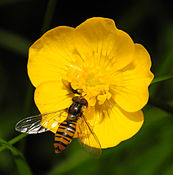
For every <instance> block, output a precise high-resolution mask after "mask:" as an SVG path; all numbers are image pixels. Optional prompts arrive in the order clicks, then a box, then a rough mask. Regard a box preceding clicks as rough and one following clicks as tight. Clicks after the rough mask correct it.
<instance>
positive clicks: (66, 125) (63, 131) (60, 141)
mask: <svg viewBox="0 0 173 175" xmlns="http://www.w3.org/2000/svg"><path fill="white" fill-rule="evenodd" d="M76 122H77V121H76V120H68V119H67V120H64V121H63V122H62V123H61V124H60V125H59V127H58V130H57V132H56V134H55V139H54V148H55V152H56V153H60V152H61V151H63V150H64V149H65V148H66V147H67V146H68V145H69V144H70V142H71V141H72V138H73V136H74V134H75V131H76Z"/></svg>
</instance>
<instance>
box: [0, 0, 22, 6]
mask: <svg viewBox="0 0 173 175" xmlns="http://www.w3.org/2000/svg"><path fill="white" fill-rule="evenodd" d="M20 1H24V0H0V6H3V5H8V4H14V3H16V2H20Z"/></svg>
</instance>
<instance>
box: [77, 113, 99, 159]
mask: <svg viewBox="0 0 173 175" xmlns="http://www.w3.org/2000/svg"><path fill="white" fill-rule="evenodd" d="M77 129H78V130H77V135H78V139H79V142H80V144H81V145H82V148H83V149H84V150H85V151H86V152H88V153H89V154H90V155H91V156H93V157H96V158H98V157H100V155H101V153H102V150H101V145H100V142H99V140H98V138H97V136H96V134H95V133H94V131H93V130H92V127H91V126H90V124H89V123H88V122H87V119H86V117H85V116H84V115H83V116H82V117H81V118H80V119H79V121H78V125H77Z"/></svg>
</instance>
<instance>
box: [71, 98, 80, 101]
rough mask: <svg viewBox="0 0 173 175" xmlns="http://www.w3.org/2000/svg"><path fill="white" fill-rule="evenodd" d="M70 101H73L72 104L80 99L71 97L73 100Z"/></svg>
mask: <svg viewBox="0 0 173 175" xmlns="http://www.w3.org/2000/svg"><path fill="white" fill-rule="evenodd" d="M72 101H73V102H79V101H80V99H79V97H73V98H72Z"/></svg>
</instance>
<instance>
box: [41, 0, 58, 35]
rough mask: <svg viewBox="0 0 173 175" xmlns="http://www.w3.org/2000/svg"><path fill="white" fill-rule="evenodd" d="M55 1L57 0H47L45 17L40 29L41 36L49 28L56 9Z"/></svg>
mask: <svg viewBox="0 0 173 175" xmlns="http://www.w3.org/2000/svg"><path fill="white" fill-rule="evenodd" d="M56 1H57V0H49V2H48V5H47V9H46V13H45V16H44V21H43V25H42V28H41V35H42V34H43V33H44V32H46V31H47V30H48V29H49V27H50V24H51V21H52V17H53V13H54V11H55V7H56Z"/></svg>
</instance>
